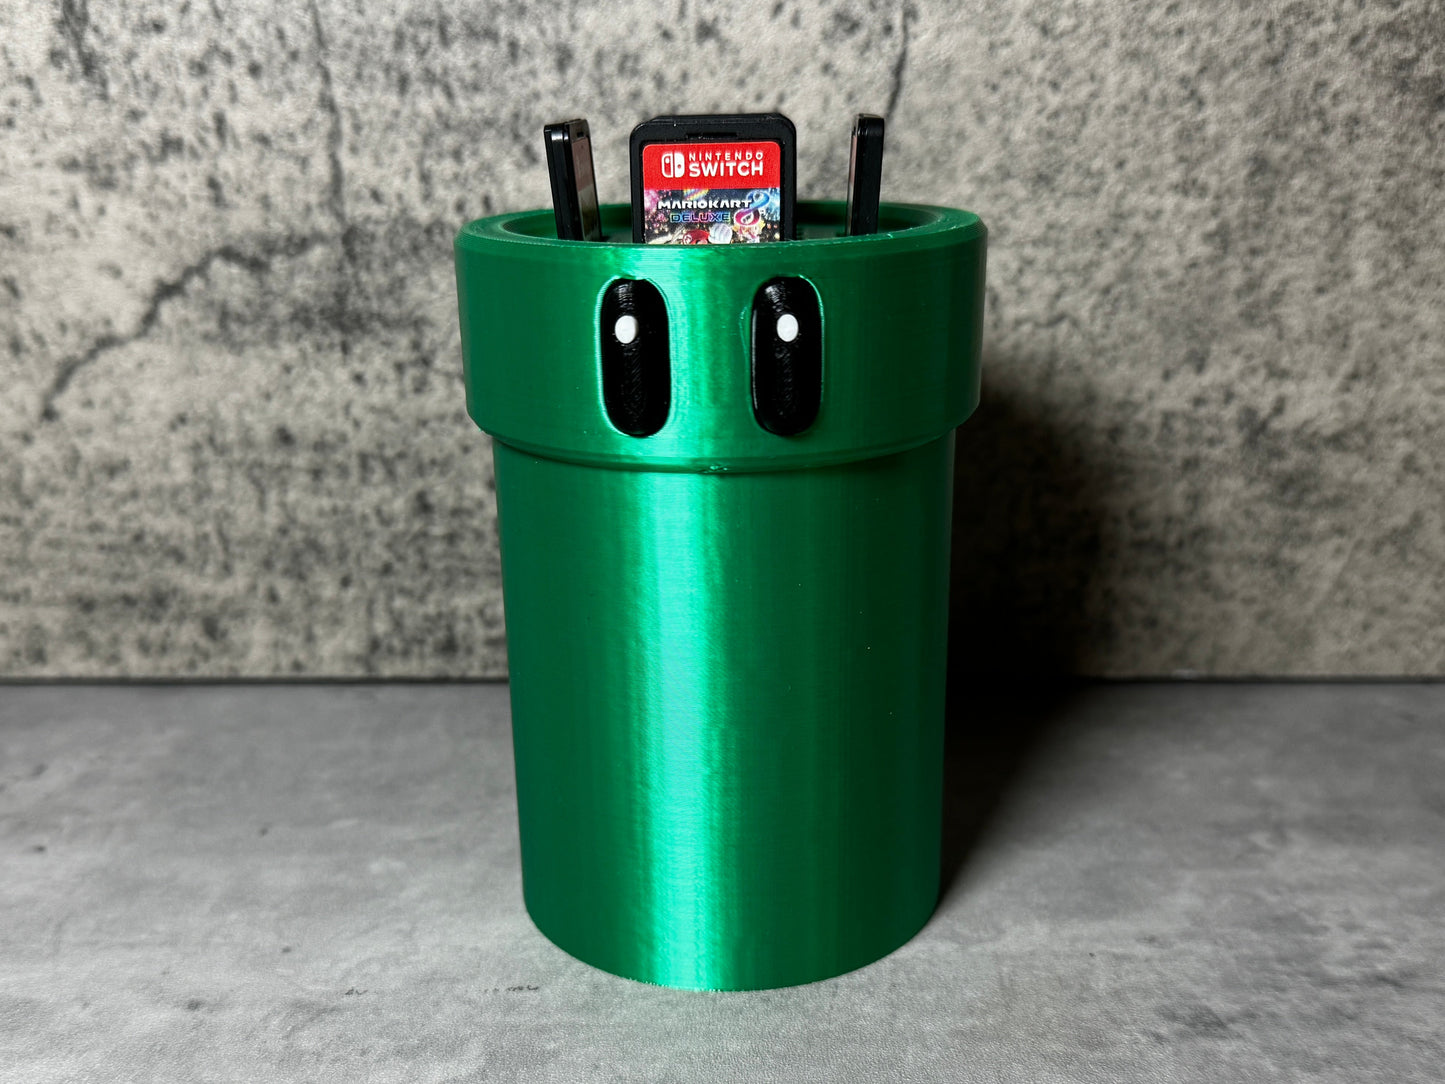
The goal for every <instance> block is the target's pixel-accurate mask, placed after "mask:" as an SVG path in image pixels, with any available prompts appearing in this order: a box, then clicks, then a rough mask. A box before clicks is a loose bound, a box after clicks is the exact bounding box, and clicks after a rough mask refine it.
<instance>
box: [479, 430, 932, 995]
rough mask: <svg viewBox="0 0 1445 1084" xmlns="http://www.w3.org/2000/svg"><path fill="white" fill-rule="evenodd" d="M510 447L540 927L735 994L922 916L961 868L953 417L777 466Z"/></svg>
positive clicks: (835, 964)
mask: <svg viewBox="0 0 1445 1084" xmlns="http://www.w3.org/2000/svg"><path fill="white" fill-rule="evenodd" d="M495 455H496V466H497V496H498V503H499V511H500V519H501V530H502V560H503V577H504V582H505V591H506V598H507V603H508V610H507V642H508V650H509V655H510V661H511V673H512V714H513V719H514V735H515V744H516V758H517V802H518V808H519V810H520V815H521V829H522V873H523V885H524V891H525V894H526V901H527V910H528V911H529V912H530V913H531V915H532V918H533V920H534V921H535V922H536V923H537V926H538V927H539V928H540V929H541V930H542V932H543V933H545V934H546V935H547V936H548V937H549V938H551V939H552V940H553V941H554V942H555V943H556V944H557V945H559V946H561V947H562V948H564V949H566V950H567V951H568V952H570V953H572V954H573V955H574V956H577V957H578V958H580V959H582V960H585V961H587V962H588V963H590V964H594V965H596V966H597V967H601V968H603V969H605V970H607V971H612V972H615V973H616V974H619V975H626V976H628V977H630V978H635V979H643V980H646V981H648V982H655V983H661V984H663V985H665V986H680V987H688V988H694V989H719V990H722V989H727V990H740V989H758V988H762V987H772V986H790V985H794V984H797V983H802V982H809V981H812V980H814V979H820V978H825V977H827V976H830V975H836V974H838V973H840V972H843V971H848V970H851V969H853V968H855V967H859V966H862V965H863V964H866V963H868V962H870V961H872V960H875V959H877V958H878V957H880V956H882V955H884V954H886V953H888V952H890V951H892V950H893V949H894V948H896V947H898V946H899V945H901V944H902V943H903V942H904V941H906V940H907V939H908V938H909V937H911V936H912V935H913V934H914V933H915V932H916V931H917V930H918V929H919V927H920V926H922V925H923V923H924V922H925V921H926V919H927V918H928V915H929V914H930V913H931V911H932V910H933V905H934V901H935V898H936V895H937V891H938V863H939V825H940V808H939V802H940V788H941V776H940V772H941V767H940V765H941V762H942V751H943V731H942V725H943V677H944V657H943V656H944V640H945V635H946V631H947V578H948V539H949V500H948V495H949V492H950V479H951V476H952V465H953V436H952V434H951V433H950V434H949V435H948V436H945V437H942V438H940V439H938V440H935V441H932V442H930V443H928V444H925V445H923V446H922V447H919V448H915V449H913V450H911V451H908V452H901V453H898V454H895V455H890V456H885V457H882V458H879V459H870V460H863V461H860V462H855V463H847V464H842V465H839V466H833V467H824V468H820V469H817V470H814V471H777V472H769V473H758V474H686V473H676V472H659V473H645V472H640V471H618V470H606V469H599V468H596V467H588V466H579V465H575V464H569V463H562V462H559V461H556V460H551V459H543V458H539V457H536V456H532V455H528V454H527V453H525V452H518V451H514V450H512V449H510V448H508V447H507V446H506V445H504V444H497V445H496V446H495Z"/></svg>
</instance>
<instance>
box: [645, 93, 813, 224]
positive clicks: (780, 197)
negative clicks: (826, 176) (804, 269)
mask: <svg viewBox="0 0 1445 1084" xmlns="http://www.w3.org/2000/svg"><path fill="white" fill-rule="evenodd" d="M796 176H797V133H796V132H795V131H794V129H793V122H792V121H790V120H788V118H787V117H785V116H783V115H782V114H781V113H751V114H737V115H718V116H684V117H654V118H653V119H652V120H648V121H643V122H642V123H641V124H639V125H638V126H637V127H636V128H634V129H633V130H632V239H633V240H634V241H642V242H646V243H648V244H671V245H719V244H723V245H725V244H737V243H744V242H752V241H783V240H789V239H791V238H792V237H793V205H794V190H795V187H796Z"/></svg>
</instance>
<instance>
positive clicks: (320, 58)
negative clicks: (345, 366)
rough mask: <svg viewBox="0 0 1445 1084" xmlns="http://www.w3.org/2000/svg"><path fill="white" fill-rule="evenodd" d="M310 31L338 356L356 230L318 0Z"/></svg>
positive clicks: (345, 353) (313, 1) (344, 338)
mask: <svg viewBox="0 0 1445 1084" xmlns="http://www.w3.org/2000/svg"><path fill="white" fill-rule="evenodd" d="M307 7H308V9H309V10H310V12H311V30H312V33H313V34H314V35H315V38H316V71H317V75H318V76H319V77H320V80H321V90H320V92H319V93H318V94H317V96H316V104H317V105H318V106H319V107H320V109H321V111H322V112H323V113H324V114H326V118H327V129H326V159H327V162H328V164H329V169H330V173H329V177H328V184H327V194H326V207H327V210H328V212H329V213H330V214H331V217H332V218H333V219H334V220H335V222H336V226H337V229H338V230H339V231H340V234H341V260H340V262H339V263H338V265H337V269H336V304H335V312H336V321H335V323H336V329H337V332H338V334H339V335H340V337H341V355H342V357H349V356H350V354H351V337H350V335H349V334H348V332H347V328H348V326H349V325H350V323H351V291H350V289H349V288H348V286H349V284H348V282H347V275H348V271H349V269H350V267H351V266H352V264H353V263H354V261H355V258H356V242H357V236H356V229H355V227H354V226H352V224H351V222H350V221H349V220H348V218H347V214H346V167H345V166H343V165H342V162H341V148H342V145H343V143H344V142H345V136H346V133H345V129H344V127H343V124H342V119H341V109H340V107H339V106H337V104H336V89H335V85H334V83H333V81H332V76H331V61H330V51H331V50H330V46H329V44H328V43H327V40H326V28H325V27H324V26H322V24H321V8H320V5H319V4H318V3H317V0H309V3H308V5H307Z"/></svg>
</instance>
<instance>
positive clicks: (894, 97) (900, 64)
mask: <svg viewBox="0 0 1445 1084" xmlns="http://www.w3.org/2000/svg"><path fill="white" fill-rule="evenodd" d="M916 18H918V11H917V9H915V8H914V6H913V5H912V4H904V5H903V12H902V14H901V15H900V17H899V23H900V25H901V28H902V29H901V34H902V37H903V45H902V48H900V49H899V50H898V58H897V59H896V60H894V61H893V81H892V83H891V85H890V86H889V88H888V104H887V105H886V106H885V107H884V110H883V115H884V116H885V117H886V118H888V119H889V120H890V121H891V120H892V119H893V111H894V110H895V109H897V108H898V97H899V95H901V94H902V93H903V71H904V69H905V68H906V67H907V66H908V28H909V26H910V25H911V24H912V23H913V20H914V19H916Z"/></svg>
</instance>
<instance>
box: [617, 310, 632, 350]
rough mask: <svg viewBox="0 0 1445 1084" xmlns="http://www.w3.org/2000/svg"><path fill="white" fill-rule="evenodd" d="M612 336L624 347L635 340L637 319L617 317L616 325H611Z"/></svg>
mask: <svg viewBox="0 0 1445 1084" xmlns="http://www.w3.org/2000/svg"><path fill="white" fill-rule="evenodd" d="M612 334H613V335H615V336H617V341H618V342H620V343H621V344H622V345H623V346H626V345H627V344H628V343H630V342H631V341H632V340H633V339H635V338H637V317H635V316H619V317H618V318H617V323H615V324H613V325H612Z"/></svg>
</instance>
